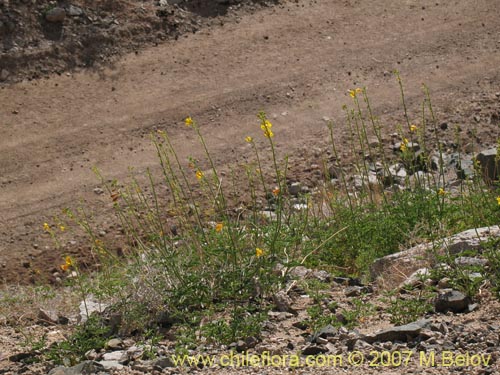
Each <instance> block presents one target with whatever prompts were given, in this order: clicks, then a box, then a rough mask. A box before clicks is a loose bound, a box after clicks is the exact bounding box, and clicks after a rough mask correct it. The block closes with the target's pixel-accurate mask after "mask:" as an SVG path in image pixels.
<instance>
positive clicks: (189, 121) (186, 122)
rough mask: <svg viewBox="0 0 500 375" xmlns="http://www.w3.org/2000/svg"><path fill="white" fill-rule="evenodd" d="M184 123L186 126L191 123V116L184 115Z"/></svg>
mask: <svg viewBox="0 0 500 375" xmlns="http://www.w3.org/2000/svg"><path fill="white" fill-rule="evenodd" d="M184 124H186V126H191V125H193V119H192V118H191V116H189V117H186V119H185V120H184Z"/></svg>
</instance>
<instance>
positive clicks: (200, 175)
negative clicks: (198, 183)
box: [196, 169, 203, 180]
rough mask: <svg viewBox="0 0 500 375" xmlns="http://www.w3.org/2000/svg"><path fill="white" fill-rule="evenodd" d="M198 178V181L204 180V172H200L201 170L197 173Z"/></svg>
mask: <svg viewBox="0 0 500 375" xmlns="http://www.w3.org/2000/svg"><path fill="white" fill-rule="evenodd" d="M196 178H197V179H198V180H201V179H202V178H203V172H202V171H200V170H199V169H198V170H197V171H196Z"/></svg>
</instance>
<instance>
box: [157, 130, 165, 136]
mask: <svg viewBox="0 0 500 375" xmlns="http://www.w3.org/2000/svg"><path fill="white" fill-rule="evenodd" d="M156 132H157V133H158V134H159V135H165V134H167V133H165V130H161V129H158V130H157V131H156Z"/></svg>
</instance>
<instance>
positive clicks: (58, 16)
mask: <svg viewBox="0 0 500 375" xmlns="http://www.w3.org/2000/svg"><path fill="white" fill-rule="evenodd" d="M65 18H66V11H65V10H64V8H60V7H55V8H52V9H50V10H49V11H47V13H46V14H45V19H46V20H47V21H49V22H54V23H57V22H63V21H64V19H65Z"/></svg>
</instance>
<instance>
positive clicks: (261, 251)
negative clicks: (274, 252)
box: [255, 247, 264, 258]
mask: <svg viewBox="0 0 500 375" xmlns="http://www.w3.org/2000/svg"><path fill="white" fill-rule="evenodd" d="M255 256H256V257H257V258H260V257H261V256H264V250H262V249H261V248H260V247H258V248H256V249H255Z"/></svg>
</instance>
